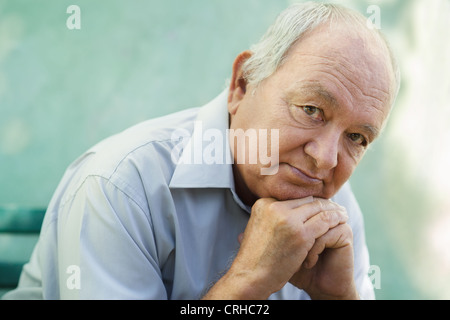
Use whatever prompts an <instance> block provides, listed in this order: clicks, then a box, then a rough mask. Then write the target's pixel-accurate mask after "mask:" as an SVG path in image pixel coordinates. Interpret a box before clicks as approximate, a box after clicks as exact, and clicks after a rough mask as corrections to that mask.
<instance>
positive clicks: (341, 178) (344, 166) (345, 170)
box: [333, 156, 357, 188]
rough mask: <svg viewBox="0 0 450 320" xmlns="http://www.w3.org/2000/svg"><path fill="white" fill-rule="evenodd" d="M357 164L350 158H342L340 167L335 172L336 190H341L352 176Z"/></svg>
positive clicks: (339, 160) (340, 158) (339, 161)
mask: <svg viewBox="0 0 450 320" xmlns="http://www.w3.org/2000/svg"><path fill="white" fill-rule="evenodd" d="M356 165H357V163H356V162H355V160H354V159H353V158H351V157H349V156H340V157H339V159H338V165H337V166H336V168H335V170H334V175H333V183H334V184H335V187H336V188H340V187H341V186H342V185H343V184H344V183H345V182H346V181H347V180H348V179H349V178H350V176H351V175H352V173H353V171H354V170H355V168H356Z"/></svg>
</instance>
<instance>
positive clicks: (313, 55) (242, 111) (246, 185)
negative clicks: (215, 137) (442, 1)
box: [228, 26, 393, 203]
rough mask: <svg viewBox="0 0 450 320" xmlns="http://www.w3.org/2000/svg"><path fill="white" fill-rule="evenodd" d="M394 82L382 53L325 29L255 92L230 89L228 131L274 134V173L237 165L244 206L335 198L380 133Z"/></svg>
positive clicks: (257, 166) (306, 40)
mask: <svg viewBox="0 0 450 320" xmlns="http://www.w3.org/2000/svg"><path fill="white" fill-rule="evenodd" d="M344 29H345V28H344ZM340 31H341V32H340ZM392 79H393V78H392V71H391V69H390V62H389V59H388V56H387V53H386V52H385V50H381V49H378V48H376V47H375V46H373V45H371V44H370V43H369V42H368V41H363V40H360V39H358V38H352V37H350V36H349V35H348V33H346V32H345V30H334V31H333V32H329V31H328V28H326V27H325V26H324V27H320V28H318V29H316V30H314V31H313V32H312V33H310V34H309V35H308V36H306V37H305V38H304V39H302V40H301V41H299V42H298V43H297V44H295V45H294V46H293V47H292V48H291V49H290V51H289V53H288V54H287V56H286V60H285V62H284V63H283V65H282V66H281V67H280V68H279V69H278V70H277V71H276V72H275V73H274V74H273V75H271V76H270V77H269V78H267V79H265V80H264V81H263V82H262V83H261V84H260V85H259V86H258V87H256V88H255V87H253V86H251V85H247V86H246V88H244V86H243V85H241V86H239V85H237V86H236V87H234V88H233V90H231V89H230V99H229V106H228V107H229V111H230V116H231V122H230V129H238V128H241V129H243V130H247V129H256V130H258V129H269V130H268V131H270V129H278V130H279V155H278V156H279V167H278V171H277V173H276V174H274V175H261V167H267V166H264V165H261V164H249V163H243V164H236V158H235V165H234V170H235V179H236V188H237V190H238V193H240V196H241V197H242V198H243V201H244V202H247V203H251V202H252V201H254V200H256V199H257V198H260V197H273V198H275V199H278V200H287V199H294V198H303V197H306V196H310V195H312V196H315V197H321V198H330V197H332V196H333V195H334V194H335V193H336V192H337V191H338V190H339V188H340V187H341V186H342V185H343V184H344V182H346V181H347V180H348V179H349V177H350V175H351V174H352V172H353V170H354V169H355V167H356V166H357V164H358V163H359V161H360V160H361V158H362V156H363V155H364V153H365V151H366V149H367V147H368V145H369V144H370V143H371V142H372V141H373V140H374V139H375V138H376V136H377V135H378V133H379V131H380V130H381V128H382V126H383V123H384V121H385V119H386V118H387V115H388V113H389V104H390V94H391V91H390V90H391V87H392ZM254 89H255V90H254ZM236 148H239V146H236ZM236 148H235V149H234V150H233V152H234V156H235V157H236V150H237V149H236Z"/></svg>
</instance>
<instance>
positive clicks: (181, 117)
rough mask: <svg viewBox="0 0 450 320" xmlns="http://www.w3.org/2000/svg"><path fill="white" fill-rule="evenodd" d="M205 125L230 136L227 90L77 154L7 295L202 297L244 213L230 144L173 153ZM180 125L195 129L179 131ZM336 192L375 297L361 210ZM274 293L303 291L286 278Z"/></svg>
mask: <svg viewBox="0 0 450 320" xmlns="http://www.w3.org/2000/svg"><path fill="white" fill-rule="evenodd" d="M196 123H197V124H198V123H200V124H202V126H201V127H199V126H196V125H195V124H196ZM208 129H214V130H215V131H214V132H219V131H220V132H221V133H222V134H223V136H226V130H227V129H228V111H227V91H224V92H223V93H222V94H221V95H219V96H218V97H217V98H216V99H214V100H213V101H211V102H210V103H208V104H207V105H205V106H203V107H201V108H194V109H188V110H184V111H181V112H178V113H175V114H171V115H168V116H165V117H162V118H158V119H152V120H149V121H146V122H143V123H140V124H138V125H136V126H134V127H132V128H130V129H128V130H126V131H124V132H122V133H120V134H117V135H115V136H112V137H110V138H108V139H106V140H104V141H102V142H101V143H99V144H98V145H96V146H94V147H93V148H92V149H90V150H88V151H87V152H86V153H85V154H84V155H82V156H81V157H80V158H78V159H77V160H76V161H75V162H74V163H73V164H72V165H71V166H70V167H69V168H68V169H67V171H66V173H65V175H64V177H63V178H62V180H61V182H60V184H59V186H58V188H57V190H56V192H55V194H54V196H53V198H52V200H51V202H50V204H49V207H48V210H47V213H46V216H45V219H44V222H43V226H42V230H41V234H40V238H39V241H38V243H37V245H36V248H35V249H34V252H33V254H32V257H31V259H30V262H29V263H27V264H26V265H25V266H24V269H23V272H22V275H21V278H20V282H19V286H18V288H17V289H15V290H14V291H12V292H10V293H8V294H7V295H6V296H5V298H10V299H14V298H20V299H26V298H44V299H198V298H200V297H201V296H202V295H203V294H204V293H206V292H207V290H208V289H209V288H210V287H211V286H212V285H213V284H214V283H215V282H216V281H217V280H218V279H219V278H220V277H221V276H222V275H223V274H224V273H225V272H226V270H227V268H228V267H229V266H230V264H231V262H232V261H233V258H234V255H235V254H236V252H237V250H238V249H239V243H238V241H237V237H238V235H239V234H240V233H242V232H243V231H244V229H245V227H246V224H247V221H248V219H249V214H250V208H249V207H247V206H245V205H244V204H243V203H242V202H241V200H240V199H239V197H238V196H237V195H236V193H235V191H234V181H233V174H232V164H230V163H229V161H226V159H227V158H226V157H227V156H229V146H228V145H227V144H223V145H221V147H223V148H225V149H224V150H225V152H224V155H223V156H224V161H222V163H206V161H197V164H192V163H187V162H188V161H185V162H182V161H178V162H175V161H174V160H173V158H174V157H173V155H174V153H173V152H174V150H176V148H179V149H180V146H182V147H184V149H182V150H181V149H180V154H185V153H186V152H187V151H186V150H191V151H192V152H195V151H196V148H197V149H198V148H199V146H198V143H193V142H194V141H193V140H194V139H193V138H194V137H199V136H200V137H201V133H199V132H196V131H198V130H203V132H205V131H206V130H208ZM177 130H178V131H177ZM180 130H181V131H183V132H188V133H192V134H191V137H192V138H191V139H190V140H189V138H186V139H185V140H180V139H175V138H174V132H179V131H180ZM217 130H219V131H217ZM180 141H183V143H181V142H180ZM185 142H187V144H185ZM206 142H207V143H205V145H210V143H213V141H206ZM202 147H203V148H204V147H205V146H202ZM227 148H228V149H227ZM218 162H219V161H218ZM333 200H334V201H336V202H338V203H339V204H341V205H342V206H344V207H346V209H347V212H348V214H349V217H350V218H349V224H350V225H351V227H352V229H353V234H354V251H355V255H354V257H355V264H354V265H355V280H356V284H357V288H358V290H359V293H360V295H361V297H362V298H373V297H374V292H373V288H372V283H371V282H370V280H369V278H368V276H367V272H368V269H369V256H368V251H367V248H366V244H365V236H364V226H363V218H362V215H361V212H360V209H359V207H358V204H357V202H356V200H355V198H354V196H353V194H352V192H351V190H350V186H349V185H348V184H346V185H344V186H343V188H341V190H340V191H339V192H338V194H337V195H336V196H335V197H334V198H333ZM271 298H273V299H308V298H309V297H308V295H307V294H306V293H305V292H303V291H302V290H299V289H297V288H295V287H294V286H292V285H290V284H289V283H288V284H287V285H286V286H285V287H283V288H282V289H281V290H280V291H279V292H276V293H274V294H273V295H272V296H271Z"/></svg>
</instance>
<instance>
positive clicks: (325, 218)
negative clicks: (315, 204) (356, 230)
mask: <svg viewBox="0 0 450 320" xmlns="http://www.w3.org/2000/svg"><path fill="white" fill-rule="evenodd" d="M347 220H348V215H347V212H346V211H345V210H343V209H341V208H336V207H335V208H334V209H333V210H325V211H320V212H319V213H317V214H315V215H314V216H312V217H311V218H309V219H308V220H307V221H306V222H305V223H304V230H305V232H306V234H307V236H308V237H312V238H314V239H317V238H319V237H321V236H322V235H324V234H325V233H326V232H328V230H330V229H332V228H334V227H336V226H338V225H340V224H343V223H345V222H347Z"/></svg>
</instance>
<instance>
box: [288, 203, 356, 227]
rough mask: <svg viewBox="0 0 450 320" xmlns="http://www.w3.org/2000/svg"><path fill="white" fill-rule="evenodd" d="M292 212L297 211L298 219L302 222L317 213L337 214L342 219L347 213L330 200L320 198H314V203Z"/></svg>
mask: <svg viewBox="0 0 450 320" xmlns="http://www.w3.org/2000/svg"><path fill="white" fill-rule="evenodd" d="M294 210H295V211H297V213H298V217H299V219H300V220H301V221H302V222H306V221H307V220H309V219H311V218H312V217H314V216H315V215H317V214H318V213H320V212H324V211H330V212H338V213H339V215H342V217H347V211H346V210H345V208H344V207H342V206H340V205H338V204H337V203H335V202H333V201H331V200H328V199H321V198H315V199H314V201H312V202H309V203H306V204H303V205H302V206H301V207H298V208H295V209H294ZM347 218H348V217H347Z"/></svg>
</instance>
